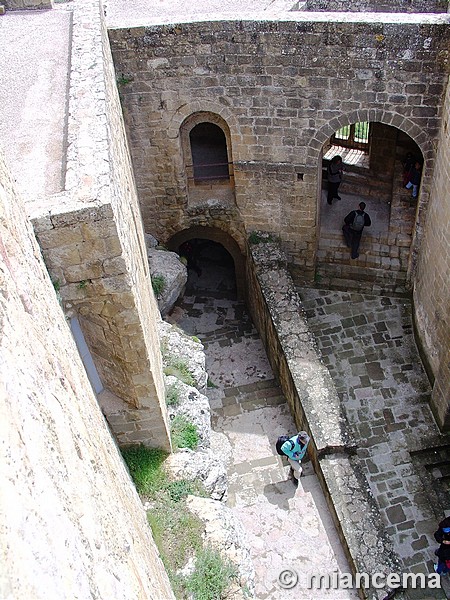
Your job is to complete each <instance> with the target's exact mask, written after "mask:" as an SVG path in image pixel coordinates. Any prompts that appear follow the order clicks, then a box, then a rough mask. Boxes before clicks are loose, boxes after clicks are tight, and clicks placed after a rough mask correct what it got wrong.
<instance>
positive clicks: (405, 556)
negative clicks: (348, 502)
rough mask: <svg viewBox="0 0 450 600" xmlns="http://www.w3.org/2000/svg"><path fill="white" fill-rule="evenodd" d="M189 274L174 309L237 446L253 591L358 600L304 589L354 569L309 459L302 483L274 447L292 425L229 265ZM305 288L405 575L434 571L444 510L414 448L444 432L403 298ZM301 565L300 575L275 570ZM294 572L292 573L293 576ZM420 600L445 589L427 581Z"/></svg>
mask: <svg viewBox="0 0 450 600" xmlns="http://www.w3.org/2000/svg"><path fill="white" fill-rule="evenodd" d="M202 267H203V271H202V275H201V277H198V276H197V275H196V274H195V273H190V277H189V281H188V286H187V289H186V293H185V296H184V298H183V299H182V300H181V301H179V302H178V304H177V305H176V307H175V309H174V310H173V312H172V314H171V316H170V317H169V318H168V320H170V321H171V322H175V323H177V324H178V325H179V326H180V327H182V328H183V329H184V330H185V331H187V332H188V333H190V334H191V335H197V336H198V337H199V338H200V339H201V340H202V342H203V344H204V346H205V352H206V361H207V364H206V366H207V371H208V374H209V377H210V381H211V382H212V384H213V385H214V386H217V387H209V388H208V391H207V395H208V397H209V399H210V404H211V409H212V410H211V412H212V424H213V428H214V429H215V430H216V431H221V432H223V433H225V434H226V435H227V437H228V438H229V440H230V442H231V444H232V447H233V464H232V465H231V467H230V469H229V498H228V505H229V506H230V507H232V508H233V510H234V511H235V513H236V514H237V515H238V516H239V517H240V519H241V521H242V522H243V524H244V527H245V529H246V531H247V535H248V539H249V546H250V549H251V556H252V558H253V561H254V564H255V570H256V597H257V598H258V599H266V598H267V599H271V600H272V599H273V600H277V599H281V598H283V599H284V598H287V599H288V598H302V600H308V599H310V600H326V599H336V600H340V599H344V598H345V599H347V598H348V599H356V598H358V594H357V592H356V591H355V590H317V589H307V583H306V582H307V574H327V573H332V572H333V571H334V570H337V571H338V572H340V573H350V568H349V566H348V563H347V560H346V558H345V555H344V552H343V549H342V546H341V543H340V541H339V538H338V534H337V531H336V529H335V527H334V524H333V521H332V518H331V515H330V512H329V510H328V507H327V504H326V501H325V497H324V495H323V493H322V490H321V487H320V484H319V481H318V478H317V477H316V475H315V473H314V471H313V469H312V465H311V463H309V462H308V463H306V464H305V465H304V476H303V477H302V478H301V480H300V484H299V486H298V488H295V486H294V484H293V482H292V480H291V479H290V477H289V468H288V466H287V464H286V463H285V462H284V461H282V459H281V458H280V457H279V456H277V455H276V453H275V449H274V444H275V441H276V439H277V437H278V436H279V435H282V434H285V433H288V434H292V433H293V432H295V425H294V422H293V420H292V417H291V415H290V413H289V410H288V408H287V405H286V403H285V400H284V398H283V395H282V393H281V390H280V389H279V388H278V386H277V384H276V382H275V380H274V375H273V373H272V371H271V368H270V365H269V363H268V360H267V357H266V354H265V351H264V348H263V345H262V342H261V340H260V339H259V336H258V334H257V332H256V330H255V329H254V327H253V325H252V322H251V320H250V318H249V316H248V314H247V312H246V309H245V307H244V305H243V304H242V303H241V302H238V301H236V300H235V296H234V291H233V289H232V284H231V283H230V281H231V279H230V276H229V269H227V268H226V267H224V266H223V265H221V264H220V261H219V262H217V263H216V264H215V263H214V261H211V262H208V263H206V262H205V263H203V264H202ZM300 293H301V297H302V300H303V303H304V306H305V309H306V311H307V315H308V318H309V322H310V326H311V327H312V329H313V330H314V333H315V335H316V338H317V341H318V344H319V346H320V349H321V351H322V355H323V359H324V362H325V363H326V364H327V366H328V367H329V369H330V372H331V374H332V377H333V379H334V381H335V384H336V387H337V390H338V393H339V394H340V395H341V398H342V400H343V403H344V406H345V410H346V412H347V416H348V419H349V421H350V423H351V424H352V426H353V428H354V431H355V436H356V437H357V441H358V447H359V450H358V455H359V457H360V459H361V461H362V464H363V466H364V467H365V472H366V476H367V479H368V481H369V484H370V486H371V489H372V491H373V493H374V495H375V497H376V499H377V501H378V503H379V505H380V508H381V512H382V515H383V518H384V519H385V522H386V527H387V531H388V532H389V533H390V535H391V538H392V540H393V542H394V546H395V549H396V551H397V553H398V554H399V555H400V557H401V559H402V560H403V561H404V571H405V572H416V571H423V572H425V573H428V572H430V568H432V561H433V551H434V549H435V548H436V544H435V542H434V540H433V539H432V535H431V534H432V532H433V531H434V529H435V526H436V523H437V520H439V508H438V507H437V506H435V507H434V509H433V506H430V498H429V497H428V496H427V490H426V489H424V482H423V481H422V479H421V477H420V473H418V472H417V470H416V468H415V465H414V464H413V463H412V461H411V458H410V455H409V451H408V450H409V449H413V448H416V447H419V446H420V443H419V444H416V443H415V438H419V440H420V442H423V441H424V440H425V439H426V440H428V439H431V438H433V439H436V437H437V438H439V435H438V430H437V428H436V425H435V423H434V420H433V417H432V415H431V412H430V410H429V408H428V404H427V397H428V394H429V392H430V388H429V384H428V381H427V378H426V375H425V373H424V371H423V369H422V367H421V364H420V361H419V358H418V355H417V351H416V348H415V345H414V341H413V337H412V331H411V321H410V306H409V304H408V302H407V301H405V300H404V299H389V298H382V297H376V296H366V295H362V294H348V293H344V292H336V291H326V290H315V289H303V290H301V291H300ZM447 508H450V506H448V507H447ZM286 569H294V570H295V571H296V572H297V574H298V575H299V581H298V584H297V585H296V586H295V587H293V588H292V589H283V588H282V587H281V586H280V584H279V582H278V576H279V575H280V573H281V572H282V571H283V570H286ZM287 577H289V575H288V576H287ZM411 597H414V598H418V599H419V598H420V600H431V599H433V598H446V597H447V598H449V597H450V594H449V593H447V595H446V593H445V591H443V590H442V591H430V593H428V592H427V591H425V590H420V595H415V596H414V594H413V595H412V596H411Z"/></svg>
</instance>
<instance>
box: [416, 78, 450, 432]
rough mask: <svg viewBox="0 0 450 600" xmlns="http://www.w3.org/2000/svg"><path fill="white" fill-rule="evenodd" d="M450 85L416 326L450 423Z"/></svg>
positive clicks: (443, 420)
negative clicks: (449, 126) (449, 125)
mask: <svg viewBox="0 0 450 600" xmlns="http://www.w3.org/2000/svg"><path fill="white" fill-rule="evenodd" d="M449 121H450V86H449V87H448V88H447V96H446V101H445V106H444V114H443V118H442V128H441V135H440V140H439V146H438V153H437V160H436V168H435V173H434V178H433V185H432V188H431V195H430V206H429V210H428V214H427V219H426V225H425V229H424V235H423V239H422V241H421V245H420V254H419V260H418V265H417V272H416V277H415V286H414V292H413V297H414V307H415V315H416V327H417V331H418V334H419V337H420V341H421V344H422V347H423V350H424V351H425V355H426V357H427V361H428V364H429V368H430V370H431V372H432V375H433V377H435V378H437V380H436V383H435V386H434V390H433V396H432V407H433V410H434V412H435V414H436V417H437V420H438V423H439V424H440V426H443V425H445V426H446V427H447V428H448V427H450V360H449V357H450V339H449V329H450V278H449V271H450V183H449V182H450V131H449V128H448V123H449Z"/></svg>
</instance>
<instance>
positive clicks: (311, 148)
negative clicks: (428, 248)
mask: <svg viewBox="0 0 450 600" xmlns="http://www.w3.org/2000/svg"><path fill="white" fill-rule="evenodd" d="M358 121H368V122H378V123H382V124H384V125H389V126H391V127H394V128H396V129H398V130H400V131H402V132H403V133H406V134H407V135H408V136H409V137H410V138H411V139H412V140H413V141H414V142H415V143H416V144H417V146H418V148H419V149H420V152H421V153H422V157H423V170H422V181H421V186H420V195H419V201H418V204H417V211H416V224H415V227H414V228H413V239H412V243H411V247H410V264H409V268H408V273H407V279H408V280H409V281H411V279H412V277H413V273H414V271H415V267H416V264H415V261H416V259H417V250H418V245H419V243H420V239H421V237H422V228H423V223H424V219H423V218H422V219H421V222H419V221H418V218H419V215H422V216H423V215H424V214H425V213H426V209H427V203H428V197H429V189H430V186H431V176H432V173H433V170H434V161H435V156H436V153H435V138H433V137H430V136H429V135H428V134H427V133H426V132H425V131H424V130H423V129H422V128H421V127H420V126H419V125H418V124H417V123H415V122H414V121H413V120H412V119H410V118H408V117H404V116H403V115H400V114H399V113H390V112H387V111H384V110H380V109H373V108H368V109H359V110H355V111H353V112H349V113H345V114H342V115H340V116H337V117H335V118H334V119H331V120H330V121H329V122H328V123H326V124H325V125H323V126H322V127H321V128H320V129H319V130H317V132H316V133H315V135H314V138H312V139H311V140H310V143H309V144H308V148H307V159H306V160H307V163H308V164H310V165H317V168H318V173H320V174H321V172H322V169H321V152H322V149H323V146H324V144H325V143H326V142H327V140H329V139H330V137H331V136H332V135H333V133H335V132H336V131H338V130H339V129H340V128H341V127H345V126H347V125H351V124H352V123H356V122H358ZM319 163H320V164H319ZM321 179H322V178H321V175H319V176H318V183H317V184H318V189H317V196H318V198H319V196H320V193H321V186H322V181H321Z"/></svg>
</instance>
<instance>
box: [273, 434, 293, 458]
mask: <svg viewBox="0 0 450 600" xmlns="http://www.w3.org/2000/svg"><path fill="white" fill-rule="evenodd" d="M288 440H289V436H288V435H280V437H279V438H278V439H277V443H276V444H275V448H276V449H277V454H279V455H280V456H286V454H285V453H284V452H282V451H281V446H282V445H283V444H284V442H287V441H288ZM291 444H292V448H293V447H294V445H295V444H294V442H291Z"/></svg>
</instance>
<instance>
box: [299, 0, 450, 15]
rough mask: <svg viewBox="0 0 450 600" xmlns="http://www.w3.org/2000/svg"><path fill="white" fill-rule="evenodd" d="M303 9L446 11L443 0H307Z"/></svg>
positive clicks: (327, 10)
mask: <svg viewBox="0 0 450 600" xmlns="http://www.w3.org/2000/svg"><path fill="white" fill-rule="evenodd" d="M302 4H304V6H303V7H302V8H303V10H308V11H324V12H332V11H344V12H353V11H355V12H387V13H389V12H396V13H445V12H447V8H448V7H447V5H446V3H445V2H444V1H443V0H349V1H347V2H344V3H343V2H342V1H341V0H306V2H304V3H302Z"/></svg>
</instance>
